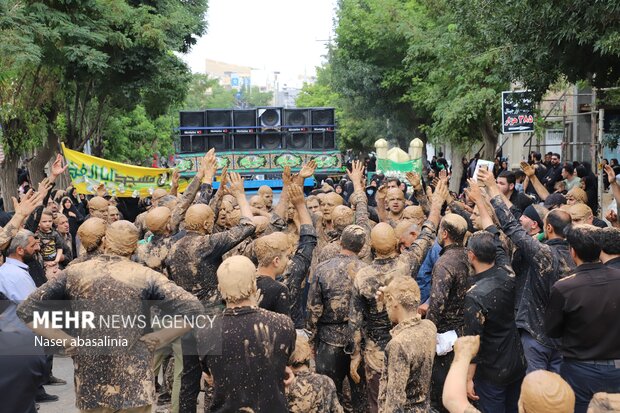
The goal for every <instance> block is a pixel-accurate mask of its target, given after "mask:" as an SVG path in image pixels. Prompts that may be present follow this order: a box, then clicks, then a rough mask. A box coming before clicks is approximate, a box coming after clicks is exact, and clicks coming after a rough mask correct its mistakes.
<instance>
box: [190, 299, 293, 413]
mask: <svg viewBox="0 0 620 413" xmlns="http://www.w3.org/2000/svg"><path fill="white" fill-rule="evenodd" d="M214 325H215V326H214V328H215V329H216V330H215V331H219V329H220V328H221V332H222V333H221V341H220V340H219V337H218V339H217V340H213V338H212V337H211V339H210V340H209V337H201V339H200V341H201V342H202V344H203V346H202V351H203V354H206V355H205V356H204V357H203V359H202V365H203V370H204V371H209V372H210V373H211V374H212V375H213V381H214V385H213V402H212V404H211V408H210V410H209V411H211V412H222V413H224V412H238V411H253V412H257V413H259V412H265V413H279V412H283V413H284V412H288V407H287V401H286V396H285V394H284V378H285V373H284V370H285V368H286V364H287V362H288V359H289V357H290V355H291V353H292V352H293V350H294V349H295V337H296V335H295V328H294V326H293V322H292V321H291V319H290V318H289V317H287V316H284V315H282V314H276V313H274V312H272V311H267V310H264V309H262V308H256V307H239V308H227V309H226V310H224V313H223V314H222V316H220V317H217V318H216V319H215V322H214ZM212 333H213V331H210V332H208V333H206V334H210V335H212ZM199 334H200V333H199ZM205 345H206V346H205Z"/></svg>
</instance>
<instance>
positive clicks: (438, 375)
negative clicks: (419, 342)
mask: <svg viewBox="0 0 620 413" xmlns="http://www.w3.org/2000/svg"><path fill="white" fill-rule="evenodd" d="M452 360H454V351H451V352H449V353H448V354H446V355H445V356H435V360H434V361H433V374H432V379H431V407H432V408H433V410H434V411H437V412H440V413H448V411H447V410H446V409H445V407H443V403H442V402H441V396H442V393H443V384H444V382H445V381H446V377H447V376H448V371H449V370H450V365H451V364H452Z"/></svg>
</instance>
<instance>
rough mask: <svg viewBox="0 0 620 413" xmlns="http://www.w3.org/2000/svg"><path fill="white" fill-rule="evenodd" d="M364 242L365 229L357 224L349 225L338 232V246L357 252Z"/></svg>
mask: <svg viewBox="0 0 620 413" xmlns="http://www.w3.org/2000/svg"><path fill="white" fill-rule="evenodd" d="M365 244H366V231H365V230H364V228H362V227H361V226H359V225H349V226H347V227H346V228H345V229H344V230H342V234H340V246H341V247H342V248H343V249H345V250H347V251H351V252H354V253H356V254H358V253H359V252H360V251H361V250H362V248H364V245H365Z"/></svg>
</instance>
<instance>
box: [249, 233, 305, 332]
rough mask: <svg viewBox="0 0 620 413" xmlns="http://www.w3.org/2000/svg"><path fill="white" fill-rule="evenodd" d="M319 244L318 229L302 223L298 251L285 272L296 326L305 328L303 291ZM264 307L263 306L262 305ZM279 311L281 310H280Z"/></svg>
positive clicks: (291, 310)
mask: <svg viewBox="0 0 620 413" xmlns="http://www.w3.org/2000/svg"><path fill="white" fill-rule="evenodd" d="M316 244H317V236H316V231H315V229H314V227H313V226H312V225H302V226H301V228H300V229H299V242H298V243H297V251H296V252H295V255H293V256H292V257H291V260H290V262H289V263H288V266H287V267H286V271H285V272H284V278H285V281H284V285H286V286H287V287H288V291H289V297H290V304H291V308H290V310H289V312H288V313H287V314H290V316H291V318H292V319H293V322H294V323H295V328H299V329H302V328H304V323H305V320H306V311H305V310H306V303H305V300H304V298H303V297H304V294H303V291H304V289H305V287H306V285H307V280H308V272H309V269H310V264H311V263H312V253H313V252H314V248H315V247H316ZM261 307H262V306H261ZM278 312H279V311H278Z"/></svg>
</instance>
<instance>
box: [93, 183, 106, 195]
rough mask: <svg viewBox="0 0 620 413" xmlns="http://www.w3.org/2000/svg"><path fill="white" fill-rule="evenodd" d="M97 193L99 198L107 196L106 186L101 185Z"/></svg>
mask: <svg viewBox="0 0 620 413" xmlns="http://www.w3.org/2000/svg"><path fill="white" fill-rule="evenodd" d="M96 192H97V196H105V194H106V193H107V191H106V189H105V185H104V184H103V183H100V184H99V186H98V187H97V189H96Z"/></svg>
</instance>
